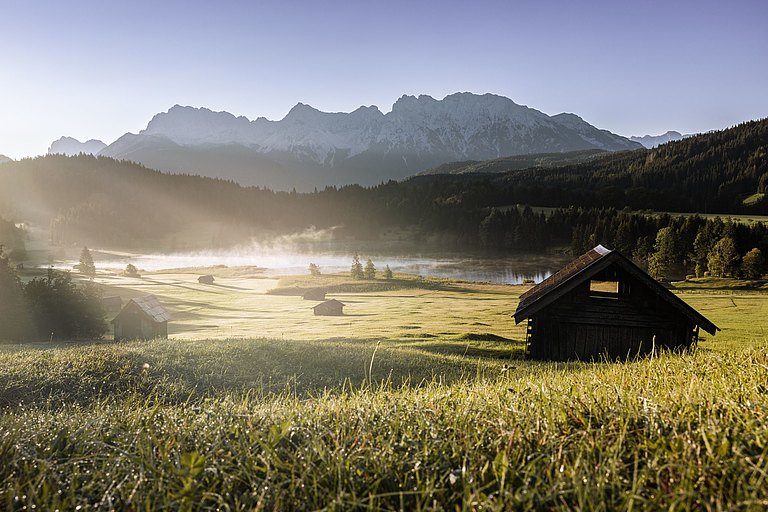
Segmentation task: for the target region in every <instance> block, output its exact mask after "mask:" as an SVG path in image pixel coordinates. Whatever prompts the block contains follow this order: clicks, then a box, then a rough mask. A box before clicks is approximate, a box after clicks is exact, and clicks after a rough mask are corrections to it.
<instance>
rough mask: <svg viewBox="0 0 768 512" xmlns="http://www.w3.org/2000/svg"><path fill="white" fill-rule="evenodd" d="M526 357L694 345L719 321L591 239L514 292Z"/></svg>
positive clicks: (606, 354)
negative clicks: (582, 248) (556, 268)
mask: <svg viewBox="0 0 768 512" xmlns="http://www.w3.org/2000/svg"><path fill="white" fill-rule="evenodd" d="M514 318H515V323H520V322H522V321H523V320H526V319H527V320H528V329H527V336H526V338H527V343H528V350H529V355H530V357H531V358H532V359H544V360H561V361H562V360H571V359H579V360H595V359H602V358H608V359H624V358H628V357H634V356H637V355H646V354H649V353H650V352H651V351H652V350H654V349H660V348H668V349H683V348H687V347H690V346H692V345H694V344H695V343H696V342H697V340H698V337H699V329H700V328H701V329H703V330H704V331H706V332H708V333H709V334H712V335H714V334H715V333H716V332H717V331H718V330H719V328H718V327H717V326H716V325H715V324H713V323H712V322H710V321H709V320H707V319H706V318H705V317H704V316H703V315H701V314H700V313H699V312H698V311H696V310H695V309H693V308H692V307H691V306H689V305H688V304H687V303H685V302H684V301H683V300H682V299H680V298H679V297H677V296H676V295H675V294H674V293H672V292H670V291H669V290H668V289H667V288H665V287H664V286H662V285H661V284H660V283H658V282H657V281H656V280H655V279H653V278H652V277H651V276H649V275H648V274H646V273H645V271H643V270H642V269H641V268H640V267H638V266H637V265H635V264H634V263H632V262H631V261H630V260H629V259H627V258H626V257H624V256H622V255H621V254H620V253H618V252H616V251H611V250H609V249H606V248H605V247H603V246H602V245H598V246H597V247H595V248H594V249H592V250H590V251H588V252H587V253H586V254H583V255H582V256H581V257H579V258H577V259H576V260H574V261H572V262H571V263H569V264H568V265H566V266H565V267H563V268H562V269H561V270H559V271H558V272H556V273H555V274H552V275H551V276H550V277H548V278H547V279H545V280H544V281H542V282H541V283H539V284H538V285H536V286H534V287H533V288H531V289H530V290H528V291H527V292H525V293H524V294H523V295H521V296H520V303H519V305H518V307H517V310H516V311H515V314H514Z"/></svg>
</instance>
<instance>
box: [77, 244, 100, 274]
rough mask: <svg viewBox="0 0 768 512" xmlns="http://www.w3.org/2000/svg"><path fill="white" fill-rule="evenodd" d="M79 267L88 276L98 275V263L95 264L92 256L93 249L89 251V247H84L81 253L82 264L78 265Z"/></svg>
mask: <svg viewBox="0 0 768 512" xmlns="http://www.w3.org/2000/svg"><path fill="white" fill-rule="evenodd" d="M78 269H79V270H80V272H81V273H83V274H85V275H87V276H91V277H93V276H95V275H96V265H94V264H93V256H91V251H89V250H88V248H87V247H83V250H82V252H81V253H80V265H79V266H78Z"/></svg>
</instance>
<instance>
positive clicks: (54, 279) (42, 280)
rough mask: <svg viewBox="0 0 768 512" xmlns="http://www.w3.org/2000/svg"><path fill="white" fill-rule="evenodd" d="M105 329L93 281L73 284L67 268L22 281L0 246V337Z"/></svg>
mask: <svg viewBox="0 0 768 512" xmlns="http://www.w3.org/2000/svg"><path fill="white" fill-rule="evenodd" d="M106 330H107V325H106V323H105V321H104V310H103V308H102V305H101V291H100V290H99V288H98V286H97V285H96V284H95V283H93V282H85V283H83V284H82V285H77V284H76V283H75V282H74V281H73V279H72V275H71V274H70V273H69V272H60V271H57V270H54V269H52V268H51V269H48V272H47V274H46V276H45V277H35V278H33V279H32V280H30V281H28V282H27V283H23V282H22V281H21V279H20V278H19V276H18V274H17V273H16V268H15V265H13V263H12V262H11V261H10V259H9V258H8V256H7V255H6V254H5V253H4V252H3V251H2V250H0V341H22V340H30V339H31V340H34V339H95V338H100V337H101V335H102V334H104V332H106Z"/></svg>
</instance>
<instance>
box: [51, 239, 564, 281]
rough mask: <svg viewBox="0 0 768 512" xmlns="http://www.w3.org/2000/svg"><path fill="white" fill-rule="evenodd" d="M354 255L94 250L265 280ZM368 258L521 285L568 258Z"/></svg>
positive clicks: (102, 257) (337, 267)
mask: <svg viewBox="0 0 768 512" xmlns="http://www.w3.org/2000/svg"><path fill="white" fill-rule="evenodd" d="M353 254H354V253H353V252H352V251H308V250H275V249H270V248H257V249H253V248H248V249H233V250H219V251H198V252H185V253H176V254H134V253H115V252H98V251H94V259H95V261H96V266H97V267H98V268H100V269H105V270H115V271H117V270H122V269H124V268H125V266H126V265H127V264H128V263H132V264H133V265H135V266H136V267H137V268H139V269H140V270H141V271H149V272H152V271H160V270H168V269H181V268H203V267H215V266H217V265H225V266H227V267H249V266H250V267H259V268H261V269H264V270H263V275H264V276H265V277H278V276H282V275H294V274H306V273H307V272H308V270H307V267H308V266H309V264H310V263H315V264H316V265H318V266H319V267H320V271H321V272H327V273H334V272H345V271H349V269H350V267H351V264H352V257H353ZM368 258H370V259H371V260H372V261H373V262H374V264H375V265H376V268H377V270H378V271H379V272H381V271H382V270H383V269H384V267H385V266H386V265H389V267H390V268H391V269H392V271H394V272H405V273H409V274H415V275H420V276H423V277H438V278H449V279H456V280H463V281H481V282H491V283H504V284H520V283H522V282H523V280H525V279H533V280H534V281H535V282H537V283H538V282H540V281H542V280H543V279H545V278H546V277H548V276H549V275H551V274H552V273H553V272H554V271H556V270H557V269H558V268H560V267H561V266H562V265H563V264H564V263H565V262H566V261H568V260H569V258H568V257H565V256H553V255H541V254H507V255H500V256H493V257H491V256H487V255H478V254H470V253H450V252H441V253H436V252H434V253H416V252H414V253H405V254H393V253H391V252H390V251H375V250H374V251H370V252H365V253H361V254H360V260H361V262H362V263H363V265H364V264H365V262H366V260H367V259H368ZM75 263H76V261H67V262H65V263H64V264H63V265H62V267H65V268H71V266H72V265H74V264H75Z"/></svg>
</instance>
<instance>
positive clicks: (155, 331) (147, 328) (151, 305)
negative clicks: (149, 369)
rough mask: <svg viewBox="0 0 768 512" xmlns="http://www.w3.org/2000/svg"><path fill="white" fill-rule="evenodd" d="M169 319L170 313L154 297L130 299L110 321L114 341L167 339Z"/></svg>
mask: <svg viewBox="0 0 768 512" xmlns="http://www.w3.org/2000/svg"><path fill="white" fill-rule="evenodd" d="M170 319H171V315H170V313H168V310H166V309H165V308H164V307H163V306H162V305H161V304H160V302H159V301H158V300H157V297H155V296H154V295H146V296H144V297H137V298H135V299H131V300H129V301H128V303H127V304H126V305H125V307H124V308H123V309H122V311H120V313H118V315H117V316H116V317H115V319H114V320H112V324H113V325H114V327H115V341H121V340H149V339H153V338H167V337H168V320H170Z"/></svg>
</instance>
